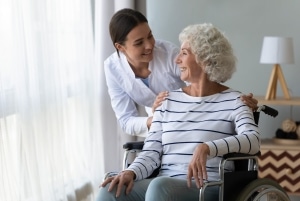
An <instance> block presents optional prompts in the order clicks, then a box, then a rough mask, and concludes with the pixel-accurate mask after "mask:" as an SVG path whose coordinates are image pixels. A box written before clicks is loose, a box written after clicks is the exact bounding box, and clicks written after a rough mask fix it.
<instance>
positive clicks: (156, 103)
mask: <svg viewBox="0 0 300 201" xmlns="http://www.w3.org/2000/svg"><path fill="white" fill-rule="evenodd" d="M168 95H169V92H168V91H163V92H160V93H159V94H158V95H157V96H156V99H155V101H154V103H153V106H152V113H154V111H155V109H156V108H157V107H158V106H160V105H161V104H162V102H163V101H164V100H165V99H166V97H168Z"/></svg>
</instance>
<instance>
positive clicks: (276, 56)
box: [260, 36, 294, 100]
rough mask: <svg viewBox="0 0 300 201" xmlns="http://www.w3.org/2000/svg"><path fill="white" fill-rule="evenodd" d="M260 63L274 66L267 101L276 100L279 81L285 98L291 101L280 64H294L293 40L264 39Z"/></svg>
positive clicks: (268, 37) (267, 37)
mask: <svg viewBox="0 0 300 201" xmlns="http://www.w3.org/2000/svg"><path fill="white" fill-rule="evenodd" d="M260 63H263V64H273V65H274V66H273V69H272V74H271V77H270V81H269V86H268V89H267V93H266V96H265V99H266V100H271V99H276V89H277V80H279V82H280V85H281V88H282V91H283V94H284V98H285V99H290V98H291V97H290V94H289V90H288V87H287V85H286V82H285V79H284V76H283V73H282V70H281V67H280V64H292V63H294V50H293V40H292V38H290V37H271V36H266V37H264V41H263V45H262V51H261V56H260Z"/></svg>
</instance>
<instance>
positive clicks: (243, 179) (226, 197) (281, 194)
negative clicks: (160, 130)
mask: <svg viewBox="0 0 300 201" xmlns="http://www.w3.org/2000/svg"><path fill="white" fill-rule="evenodd" d="M260 112H264V113H265V114H267V115H270V116H272V117H276V116H277V115H278V111H277V110H275V109H273V108H271V107H268V106H266V105H262V106H259V108H258V110H257V111H256V112H253V114H254V119H255V122H256V124H258V121H259V115H260ZM143 144H144V143H143V142H142V141H139V142H127V143H125V144H124V145H123V148H124V149H125V153H124V158H123V168H124V169H125V168H126V167H128V166H129V165H130V162H129V160H128V156H129V154H138V152H140V151H141V150H142V148H143ZM259 155H260V153H257V154H256V155H248V154H241V153H229V154H226V155H224V156H223V159H222V160H221V162H220V164H219V178H220V179H219V180H217V181H207V182H205V183H204V185H203V187H202V188H201V189H200V190H199V201H204V192H205V189H206V188H207V187H209V186H219V201H290V199H289V197H288V195H287V193H286V192H285V190H284V189H283V188H282V187H281V186H280V185H279V184H278V183H276V182H275V181H273V180H271V179H267V178H258V157H259ZM228 161H233V162H234V165H235V171H233V172H227V171H225V168H224V167H225V164H226V162H228ZM158 172H159V170H156V171H155V172H154V173H153V174H152V175H151V176H150V177H154V176H156V175H157V174H158ZM108 175H109V176H112V175H114V173H109V174H108ZM108 175H107V176H108ZM237 192H238V193H237Z"/></svg>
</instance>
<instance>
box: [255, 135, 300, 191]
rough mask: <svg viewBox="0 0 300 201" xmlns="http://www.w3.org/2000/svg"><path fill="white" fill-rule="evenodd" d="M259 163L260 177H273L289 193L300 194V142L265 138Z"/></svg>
mask: <svg viewBox="0 0 300 201" xmlns="http://www.w3.org/2000/svg"><path fill="white" fill-rule="evenodd" d="M258 164H259V168H258V169H259V171H258V176H259V177H260V178H271V179H273V180H275V181H277V182H278V183H279V184H280V185H281V186H282V187H283V188H284V189H285V190H286V192H287V193H292V194H296V195H300V144H296V143H293V144H277V143H274V141H273V140H272V139H263V140H262V144H261V156H260V157H259V162H258Z"/></svg>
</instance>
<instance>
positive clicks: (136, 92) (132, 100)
mask: <svg viewBox="0 0 300 201" xmlns="http://www.w3.org/2000/svg"><path fill="white" fill-rule="evenodd" d="M109 31H110V36H111V40H112V43H113V45H114V47H115V48H116V52H115V53H113V54H112V55H111V56H109V57H108V58H107V59H106V60H105V62H104V70H105V76H106V83H107V87H108V92H109V95H110V98H111V104H112V108H113V110H114V112H115V115H116V117H117V119H118V122H119V123H120V125H121V128H122V129H123V131H124V132H125V133H127V134H130V135H144V136H145V134H146V133H147V132H148V129H149V127H150V125H151V122H152V112H153V110H154V109H155V108H156V107H157V106H159V105H161V102H162V101H163V100H164V99H165V98H166V97H167V96H168V91H171V90H174V89H179V88H181V87H183V86H185V85H186V83H185V82H184V81H182V80H180V70H179V69H178V67H177V64H176V63H175V58H176V55H177V54H178V52H179V49H178V47H176V46H175V45H174V44H172V43H170V42H167V41H162V40H155V39H154V36H153V35H152V32H151V29H150V27H149V25H148V20H147V19H146V17H145V16H144V15H143V14H141V13H140V12H138V11H135V10H132V9H127V8H126V9H122V10H119V11H118V12H116V13H115V14H114V16H113V17H112V18H111V21H110V24H109ZM242 98H243V99H244V101H245V102H246V104H247V105H248V106H249V107H251V108H253V109H256V108H257V100H255V99H254V98H253V96H252V94H249V95H248V96H245V95H244V96H242ZM137 105H141V106H144V107H145V108H146V111H147V113H148V116H140V115H139V111H138V109H137Z"/></svg>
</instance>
